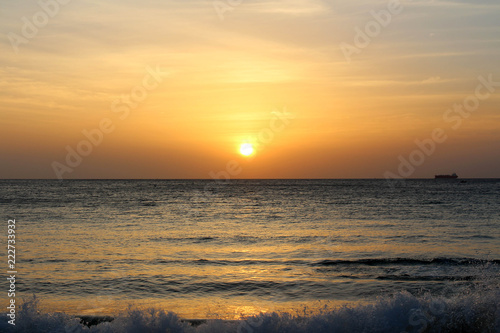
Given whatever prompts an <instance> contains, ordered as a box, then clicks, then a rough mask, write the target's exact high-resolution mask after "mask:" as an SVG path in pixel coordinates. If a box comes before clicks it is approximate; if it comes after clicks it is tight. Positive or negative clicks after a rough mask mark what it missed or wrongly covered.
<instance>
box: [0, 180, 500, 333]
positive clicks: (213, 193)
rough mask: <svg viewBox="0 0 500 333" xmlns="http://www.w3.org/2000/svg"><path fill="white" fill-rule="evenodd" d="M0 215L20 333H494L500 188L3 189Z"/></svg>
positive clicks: (121, 184) (274, 184) (441, 184)
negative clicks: (102, 318)
mask: <svg viewBox="0 0 500 333" xmlns="http://www.w3.org/2000/svg"><path fill="white" fill-rule="evenodd" d="M0 209H1V210H0V211H1V212H2V214H1V215H2V219H3V220H4V223H3V225H2V230H3V235H4V236H2V237H1V244H2V247H3V248H6V243H7V221H8V220H9V219H15V220H16V270H17V275H16V301H17V302H18V304H20V303H23V300H24V304H25V306H24V308H21V307H19V308H18V318H17V328H18V329H19V330H21V329H22V327H24V329H25V330H27V331H29V330H30V328H29V327H28V326H22V325H28V324H30V325H31V324H33V323H35V324H36V323H37V324H36V325H35V326H36V327H37V328H36V329H35V328H33V327H35V326H30V327H31V329H33V331H37V330H38V329H41V327H49V329H48V331H50V330H51V329H55V328H57V329H56V330H59V329H60V330H62V331H63V332H64V330H66V331H68V330H69V331H71V332H73V331H74V332H77V331H80V330H85V329H86V328H85V326H83V325H80V324H79V323H78V322H75V321H74V320H75V319H74V318H73V316H74V315H111V316H113V317H115V318H116V319H115V320H114V321H113V322H111V323H103V324H100V325H98V326H93V327H92V329H93V330H94V331H97V332H108V331H109V332H111V331H113V332H114V331H116V332H122V331H129V332H136V331H137V332H140V331H144V330H148V329H149V330H150V331H154V330H153V327H156V328H157V329H158V332H160V331H161V332H164V331H167V328H169V329H170V330H171V331H176V329H177V331H179V332H184V331H186V332H187V331H190V330H198V331H206V332H212V331H213V332H224V331H227V332H236V331H239V332H275V331H283V332H306V331H317V332H323V331H324V332H334V331H339V332H357V331H359V332H362V331H365V332H372V331H374V332H375V331H379V332H388V331H394V332H402V331H408V332H418V331H421V332H426V331H429V332H432V331H436V332H442V331H446V329H448V331H450V332H451V331H453V330H454V329H457V330H458V328H460V327H466V328H471V329H473V330H477V331H480V332H481V331H484V332H495V331H500V319H499V317H500V306H499V296H500V294H499V288H498V287H499V280H500V279H499V273H500V269H499V263H500V228H499V227H500V181H499V180H472V179H470V180H462V181H460V180H406V181H404V182H398V183H388V182H386V181H385V180H231V181H227V182H215V181H213V180H65V181H50V180H2V181H0ZM5 264H7V255H5ZM6 271H7V269H5V270H3V273H4V274H5V272H6ZM4 281H5V280H4ZM7 289H8V285H7V284H5V292H1V293H0V295H1V296H0V302H1V303H2V304H4V305H7V304H8V302H9V299H8V298H6V296H7ZM32 295H35V297H36V300H34V299H33V298H32V297H33V296H32ZM150 308H155V309H156V310H154V311H152V310H148V309H150ZM151 311H152V312H151ZM169 311H172V312H173V313H169ZM179 318H200V319H214V320H215V319H223V320H224V321H214V320H211V321H208V322H207V323H205V324H203V325H201V326H198V327H191V326H189V325H188V324H187V323H185V322H181V321H179ZM2 325H3V326H2ZM33 325H34V324H33ZM141 325H143V326H141ZM453 325H457V326H456V327H454V326H453ZM467 325H468V326H467ZM27 327H28V328H27ZM0 328H2V329H7V328H9V325H8V324H7V323H6V320H5V322H1V323H0ZM10 328H12V327H10ZM445 328H446V329H445ZM21 331H22V330H21Z"/></svg>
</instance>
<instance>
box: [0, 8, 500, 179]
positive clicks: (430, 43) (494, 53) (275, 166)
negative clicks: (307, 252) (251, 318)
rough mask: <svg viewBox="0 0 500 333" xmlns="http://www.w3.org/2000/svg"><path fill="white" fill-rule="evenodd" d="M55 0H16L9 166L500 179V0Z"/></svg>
mask: <svg viewBox="0 0 500 333" xmlns="http://www.w3.org/2000/svg"><path fill="white" fill-rule="evenodd" d="M55 1H56V0H46V2H45V3H47V4H49V5H47V6H48V7H45V9H44V8H42V7H40V5H38V4H37V3H36V2H32V3H29V4H27V3H22V4H19V3H6V4H4V5H2V7H3V8H2V11H1V12H0V15H1V16H2V18H1V20H0V32H1V33H2V34H1V38H0V48H1V50H2V52H1V53H0V119H1V122H0V133H1V134H0V135H1V141H0V156H1V163H0V178H58V177H62V178H65V179H69V178H210V177H211V176H210V174H211V173H212V174H214V173H215V174H217V173H219V174H220V172H221V171H225V170H226V169H227V165H228V163H230V164H231V163H233V164H232V165H233V167H234V168H233V169H234V170H236V171H237V172H236V171H234V170H233V171H234V172H233V174H231V178H384V176H386V175H387V172H390V173H392V174H393V175H396V176H401V177H403V176H404V177H410V178H419V177H432V176H433V175H434V174H435V173H451V172H457V173H458V174H459V175H460V176H461V177H500V173H499V171H498V170H500V154H499V152H500V110H499V106H500V94H499V93H500V70H499V66H498V60H499V59H500V20H499V18H500V4H499V3H498V2H497V1H493V0H492V1H487V0H484V1H472V0H471V1H466V0H461V1H458V0H455V1H440V0H435V1H428V0H422V1H417V0H414V1H411V2H410V1H401V2H400V4H399V5H396V4H394V2H393V1H361V0H353V1H349V2H348V3H347V1H340V0H338V1H319V0H318V1H313V0H291V1H268V2H251V1H242V2H241V3H240V4H239V5H235V6H231V5H229V4H228V2H226V1H215V2H212V1H197V0H193V1H165V2H164V1H142V2H139V1H132V0H129V1H121V2H118V1H112V0H107V1H99V0H95V1H85V2H77V1H70V2H69V3H67V4H64V3H65V1H62V0H61V2H62V3H59V2H55ZM214 4H216V5H217V6H214ZM391 6H392V7H391ZM49 14H51V15H49ZM387 14H389V15H390V16H387ZM44 15H45V16H44ZM384 15H385V16H384ZM52 16H53V17H52ZM377 17H378V20H379V21H377ZM44 18H46V20H45V21H46V22H45V21H44ZM384 19H385V21H384ZM36 20H38V21H36ZM27 22H28V23H27ZM370 29H372V30H370ZM359 31H361V33H360V32H359ZM346 50H347V51H346ZM346 52H347V53H346ZM479 77H482V78H483V79H478V78H479ZM488 81H490V84H489V85H488V84H485V83H484V82H488ZM477 89H479V92H480V93H481V94H480V95H479V96H481V98H478V97H476V96H478V95H477ZM486 95H487V96H486ZM464 101H466V102H464ZM474 102H478V105H473V104H467V103H474ZM464 103H466V105H465V107H467V108H469V109H471V108H472V109H473V111H471V112H467V111H462V113H459V112H458V111H453V109H452V111H450V112H448V110H449V109H450V108H453V106H454V104H456V105H458V107H462V109H463V107H464V106H463V104H464ZM471 105H472V106H471ZM106 119H107V120H106ZM103 121H104V123H105V124H107V127H106V126H104V127H105V128H106V130H107V133H105V132H104V131H102V129H99V131H101V133H102V136H101V134H96V133H97V132H96V129H98V128H99V126H100V124H101V123H102V122H103ZM454 127H455V128H454ZM436 128H441V129H442V130H443V133H444V135H445V136H446V139H445V140H444V142H435V141H434V145H435V149H433V151H432V153H430V154H426V155H423V154H424V153H421V152H419V151H422V148H420V147H419V146H417V144H416V143H415V140H420V141H422V140H427V141H426V142H429V141H428V140H432V132H433V131H434V130H435V129H436ZM83 131H87V133H89V132H90V133H94V135H95V136H94V137H93V138H94V143H92V142H91V140H89V138H87V137H86V136H85V135H84V134H83ZM244 142H250V143H254V146H255V147H254V148H255V153H254V154H253V155H252V156H251V157H250V158H249V157H244V156H242V155H241V154H239V146H240V145H241V144H242V143H244ZM89 145H90V146H89ZM68 149H69V150H68ZM78 149H80V153H82V152H83V153H84V154H83V153H82V154H79V155H86V156H80V157H79V158H75V157H74V156H73V160H71V158H70V159H69V160H67V154H68V151H73V150H74V151H75V152H76V153H77V154H78ZM85 149H87V150H85ZM401 159H403V160H406V161H409V162H408V163H410V164H411V167H412V169H413V170H410V171H411V172H401V170H403V169H401V168H400V166H401ZM68 161H70V162H72V163H68ZM231 161H235V162H231ZM412 161H413V162H412ZM234 163H236V164H234ZM70 164H71V165H70ZM235 165H237V167H235ZM398 168H399V171H398Z"/></svg>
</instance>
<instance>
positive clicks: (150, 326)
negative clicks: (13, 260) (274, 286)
mask: <svg viewBox="0 0 500 333" xmlns="http://www.w3.org/2000/svg"><path fill="white" fill-rule="evenodd" d="M499 300H500V291H499V290H498V289H494V290H482V291H478V290H476V291H474V292H470V293H466V294H461V295H459V296H456V297H454V298H445V297H442V296H432V295H430V294H425V295H420V296H414V295H412V294H410V293H408V292H400V293H397V294H395V295H393V296H387V297H380V298H379V299H378V300H377V301H376V302H375V303H373V304H368V305H357V306H348V305H346V306H342V307H338V308H334V309H327V308H324V309H321V310H316V311H308V310H307V309H303V310H301V311H300V312H272V313H261V314H259V315H256V316H252V317H246V318H242V319H240V320H232V321H229V320H212V319H209V320H183V319H181V318H180V317H179V316H178V315H176V314H175V313H173V312H168V311H164V310H162V309H146V310H140V309H129V310H127V311H125V312H123V313H120V314H118V315H116V316H114V317H93V318H89V317H84V316H82V317H75V316H71V315H69V314H65V313H48V312H42V311H40V309H39V305H38V299H37V298H36V297H35V298H33V299H30V300H28V301H26V302H24V303H23V304H22V305H21V306H20V307H19V309H18V313H17V314H16V321H15V324H16V325H15V326H12V325H10V324H9V323H8V320H10V319H9V318H8V317H7V316H5V315H2V317H1V319H0V331H2V332H27V333H30V332H66V333H80V332H90V333H114V332H129V333H136V332H158V333H160V332H162V333H163V332H175V333H198V332H199V333H212V332H214V333H215V332H217V333H230V332H231V333H233V332H237V333H243V332H244V333H250V332H254V333H271V332H290V333H301V332H315V333H323V332H338V333H343V332H346V333H347V332H349V333H356V332H374V333H378V332H380V333H382V332H395V333H401V332H405V333H411V332H441V333H446V332H500V302H499Z"/></svg>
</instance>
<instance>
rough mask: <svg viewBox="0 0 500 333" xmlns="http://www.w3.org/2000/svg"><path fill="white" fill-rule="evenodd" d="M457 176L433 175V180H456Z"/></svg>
mask: <svg viewBox="0 0 500 333" xmlns="http://www.w3.org/2000/svg"><path fill="white" fill-rule="evenodd" d="M457 178H458V175H457V174H456V173H453V174H451V175H435V176H434V179H457Z"/></svg>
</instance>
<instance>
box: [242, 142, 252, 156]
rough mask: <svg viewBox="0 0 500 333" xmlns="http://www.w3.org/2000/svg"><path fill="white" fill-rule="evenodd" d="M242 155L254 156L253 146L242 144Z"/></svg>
mask: <svg viewBox="0 0 500 333" xmlns="http://www.w3.org/2000/svg"><path fill="white" fill-rule="evenodd" d="M240 154H241V155H244V156H250V155H252V154H253V146H252V144H251V143H242V144H241V146H240Z"/></svg>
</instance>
